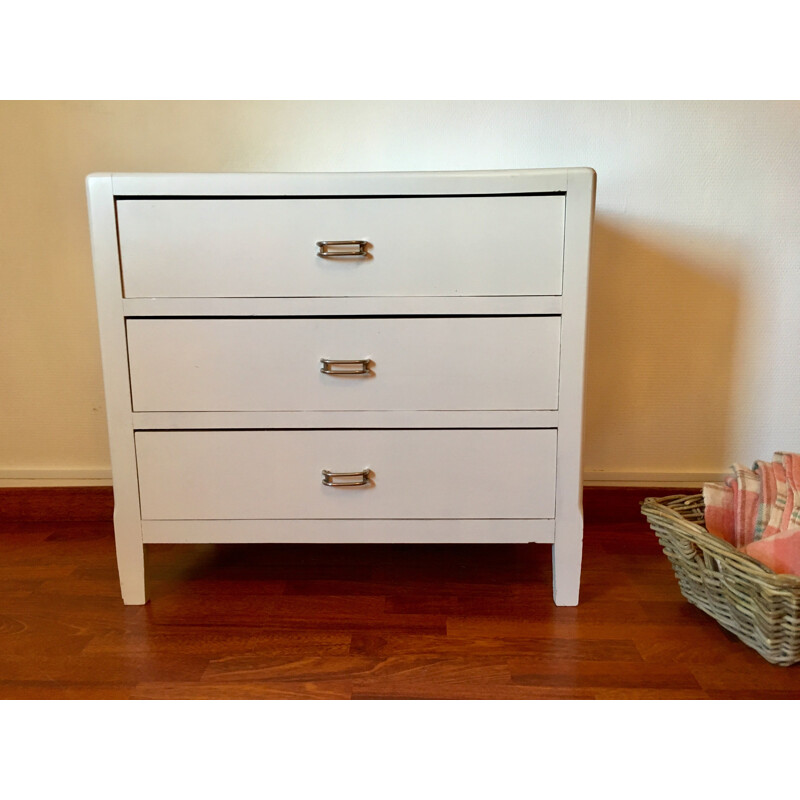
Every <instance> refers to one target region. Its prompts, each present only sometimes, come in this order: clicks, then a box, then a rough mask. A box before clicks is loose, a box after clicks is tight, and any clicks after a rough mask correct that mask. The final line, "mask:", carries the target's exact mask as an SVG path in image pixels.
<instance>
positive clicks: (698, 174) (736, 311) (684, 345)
mask: <svg viewBox="0 0 800 800" xmlns="http://www.w3.org/2000/svg"><path fill="white" fill-rule="evenodd" d="M798 130H800V103H796V102H793V103H768V102H766V103H765V102H755V103H752V102H728V103H711V102H672V103H665V102H653V103H649V102H648V103H642V102H631V103H628V102H613V103H604V102H585V103H584V102H563V103H560V102H336V101H327V102H253V103H241V102H222V103H210V102H185V103H181V102H156V103H151V102H41V103H38V102H37V103H19V102H17V103H14V102H11V103H9V102H6V103H0V178H2V189H3V191H2V195H0V276H1V277H2V287H3V290H2V292H0V335H1V336H2V348H0V480H4V481H5V482H6V483H8V482H12V481H23V482H27V483H30V482H35V481H41V480H47V479H49V480H51V481H53V482H55V483H67V482H71V481H74V480H90V479H100V480H107V478H108V449H107V447H108V445H107V438H106V432H105V418H104V406H103V390H102V380H101V372H100V358H99V345H98V337H97V329H96V324H97V323H96V313H95V309H94V295H93V286H92V276H91V260H90V250H89V239H88V229H87V219H86V203H85V196H84V183H83V181H84V176H85V175H86V174H87V173H89V172H100V171H115V172H146V171H249V170H259V171H346V170H354V171H365V170H450V169H453V170H458V169H507V168H508V169H510V168H530V167H555V166H590V167H594V168H595V170H596V171H597V175H598V183H597V215H596V228H595V249H594V256H593V263H592V284H591V291H590V315H589V338H588V351H587V355H588V366H587V409H586V447H585V457H584V463H585V470H586V477H587V479H589V480H619V481H623V482H626V483H630V482H635V481H644V482H645V483H653V482H656V481H659V480H661V481H666V482H670V483H671V482H675V481H676V480H687V481H694V480H697V479H698V477H700V478H702V477H705V476H708V475H714V474H717V473H720V472H724V471H725V470H726V469H727V467H728V465H729V464H730V463H732V462H733V461H734V460H739V461H744V462H748V461H752V460H754V459H755V458H767V457H769V456H771V454H772V452H773V450H776V449H793V450H800V425H798V421H799V420H798V418H799V417H800V413H799V410H800V372H799V371H798V369H797V360H798V357H797V349H796V348H797V345H798V343H800V315H798V314H797V313H796V310H797V309H798V308H800V277H799V275H800V272H799V270H800V188H799V187H800V148H798V146H797V132H798Z"/></svg>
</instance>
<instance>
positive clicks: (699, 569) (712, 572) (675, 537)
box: [642, 494, 800, 667]
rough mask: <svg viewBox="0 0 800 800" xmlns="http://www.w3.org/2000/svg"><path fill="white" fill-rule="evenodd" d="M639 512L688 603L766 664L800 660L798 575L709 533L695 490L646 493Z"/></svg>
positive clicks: (701, 500)
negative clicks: (690, 492) (780, 572)
mask: <svg viewBox="0 0 800 800" xmlns="http://www.w3.org/2000/svg"><path fill="white" fill-rule="evenodd" d="M642 513H643V514H644V515H645V516H646V517H647V521H648V522H649V523H650V527H651V528H652V529H653V530H654V531H655V533H656V536H657V537H658V540H659V542H660V543H661V546H662V547H663V548H664V552H665V553H666V554H667V557H668V558H669V560H670V562H672V568H673V570H674V571H675V576H676V577H677V578H678V583H679V585H680V589H681V592H682V594H683V596H684V597H685V598H686V599H687V600H688V601H689V602H690V603H692V604H693V605H695V606H697V607H698V608H700V609H702V610H703V611H705V612H706V613H707V614H709V615H710V616H712V617H713V618H714V619H715V620H716V621H717V622H719V624H720V625H722V627H723V628H725V629H726V630H728V631H730V632H731V633H733V634H735V635H736V636H738V637H739V638H740V639H741V640H742V641H743V642H744V643H745V644H746V645H749V646H750V647H752V648H753V649H754V650H756V651H758V652H759V653H760V654H761V655H762V656H763V657H764V658H766V659H767V661H769V662H771V663H772V664H780V665H781V666H784V667H786V666H789V665H790V664H794V663H795V662H797V661H800V577H796V576H794V575H778V574H776V573H774V572H773V571H772V570H771V569H769V568H768V567H766V566H764V565H763V564H761V563H760V562H759V561H756V560H755V559H754V558H751V557H750V556H746V555H744V553H740V552H739V551H738V550H737V549H736V548H735V547H733V546H732V545H730V544H728V543H727V542H725V541H723V540H722V539H720V538H718V537H717V536H713V535H712V534H710V533H709V532H708V531H707V530H706V529H705V528H704V527H703V523H704V517H703V496H702V495H700V494H698V495H673V496H671V497H648V498H647V499H646V500H645V501H644V502H643V503H642Z"/></svg>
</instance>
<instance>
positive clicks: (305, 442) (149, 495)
mask: <svg viewBox="0 0 800 800" xmlns="http://www.w3.org/2000/svg"><path fill="white" fill-rule="evenodd" d="M136 458H137V463H138V470H139V492H140V501H141V513H142V519H145V520H180V519H185V520H189V519H207V520H212V519H229V520H235V519H542V518H544V519H549V518H552V517H553V516H554V511H555V461H556V431H555V430H552V429H545V430H541V429H514V430H506V429H502V430H499V429H477V430H476V429H470V430H326V431H320V430H290V431H286V430H284V431H277V430H270V431H237V430H230V431H174V430H173V431H139V432H137V433H136ZM323 470H327V471H329V472H331V473H354V474H353V475H352V476H351V477H346V476H339V477H337V476H336V475H333V476H330V477H329V478H328V480H329V481H330V482H332V483H334V484H341V483H343V482H348V481H352V482H356V483H357V482H360V481H362V480H363V481H364V483H363V485H356V486H343V485H333V486H330V485H325V484H324V483H323ZM362 471H363V473H364V477H363V478H362V477H361V475H360V473H362Z"/></svg>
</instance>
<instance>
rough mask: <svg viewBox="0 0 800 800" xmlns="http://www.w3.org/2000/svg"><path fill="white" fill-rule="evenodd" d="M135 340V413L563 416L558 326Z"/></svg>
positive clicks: (235, 331)
mask: <svg viewBox="0 0 800 800" xmlns="http://www.w3.org/2000/svg"><path fill="white" fill-rule="evenodd" d="M127 329H128V355H129V362H130V374H131V394H132V402H133V410H134V411H373V410H375V411H385V410H416V411H422V410H426V411H427V410H431V411H433V410H436V411H439V410H441V411H445V410H447V411H449V410H483V409H497V410H516V409H525V410H528V409H530V410H539V409H542V410H550V409H556V408H558V358H559V339H560V331H561V318H560V317H556V316H542V317H412V318H408V317H374V318H294V319H287V318H249V319H238V318H237V319H227V318H226V319H219V318H217V319H214V318H202V319H196V318H180V319H175V318H170V319H158V318H132V319H128V320H127ZM323 360H324V361H323ZM337 360H340V361H344V362H355V363H337ZM322 370H325V371H324V372H323V371H322ZM347 372H354V373H356V374H345V373H347Z"/></svg>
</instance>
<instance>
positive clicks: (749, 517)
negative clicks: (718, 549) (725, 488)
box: [732, 464, 761, 547]
mask: <svg viewBox="0 0 800 800" xmlns="http://www.w3.org/2000/svg"><path fill="white" fill-rule="evenodd" d="M732 469H733V472H734V474H735V476H736V483H735V484H734V486H735V490H734V498H733V499H734V508H733V514H734V517H733V539H734V541H733V544H734V546H735V547H744V546H745V545H748V544H750V542H752V541H753V536H754V533H755V528H756V519H757V517H758V495H759V492H760V491H761V481H760V480H759V478H758V476H757V475H756V474H755V472H753V470H751V469H748V468H747V467H746V466H744V464H734V465H733V467H732Z"/></svg>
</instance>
